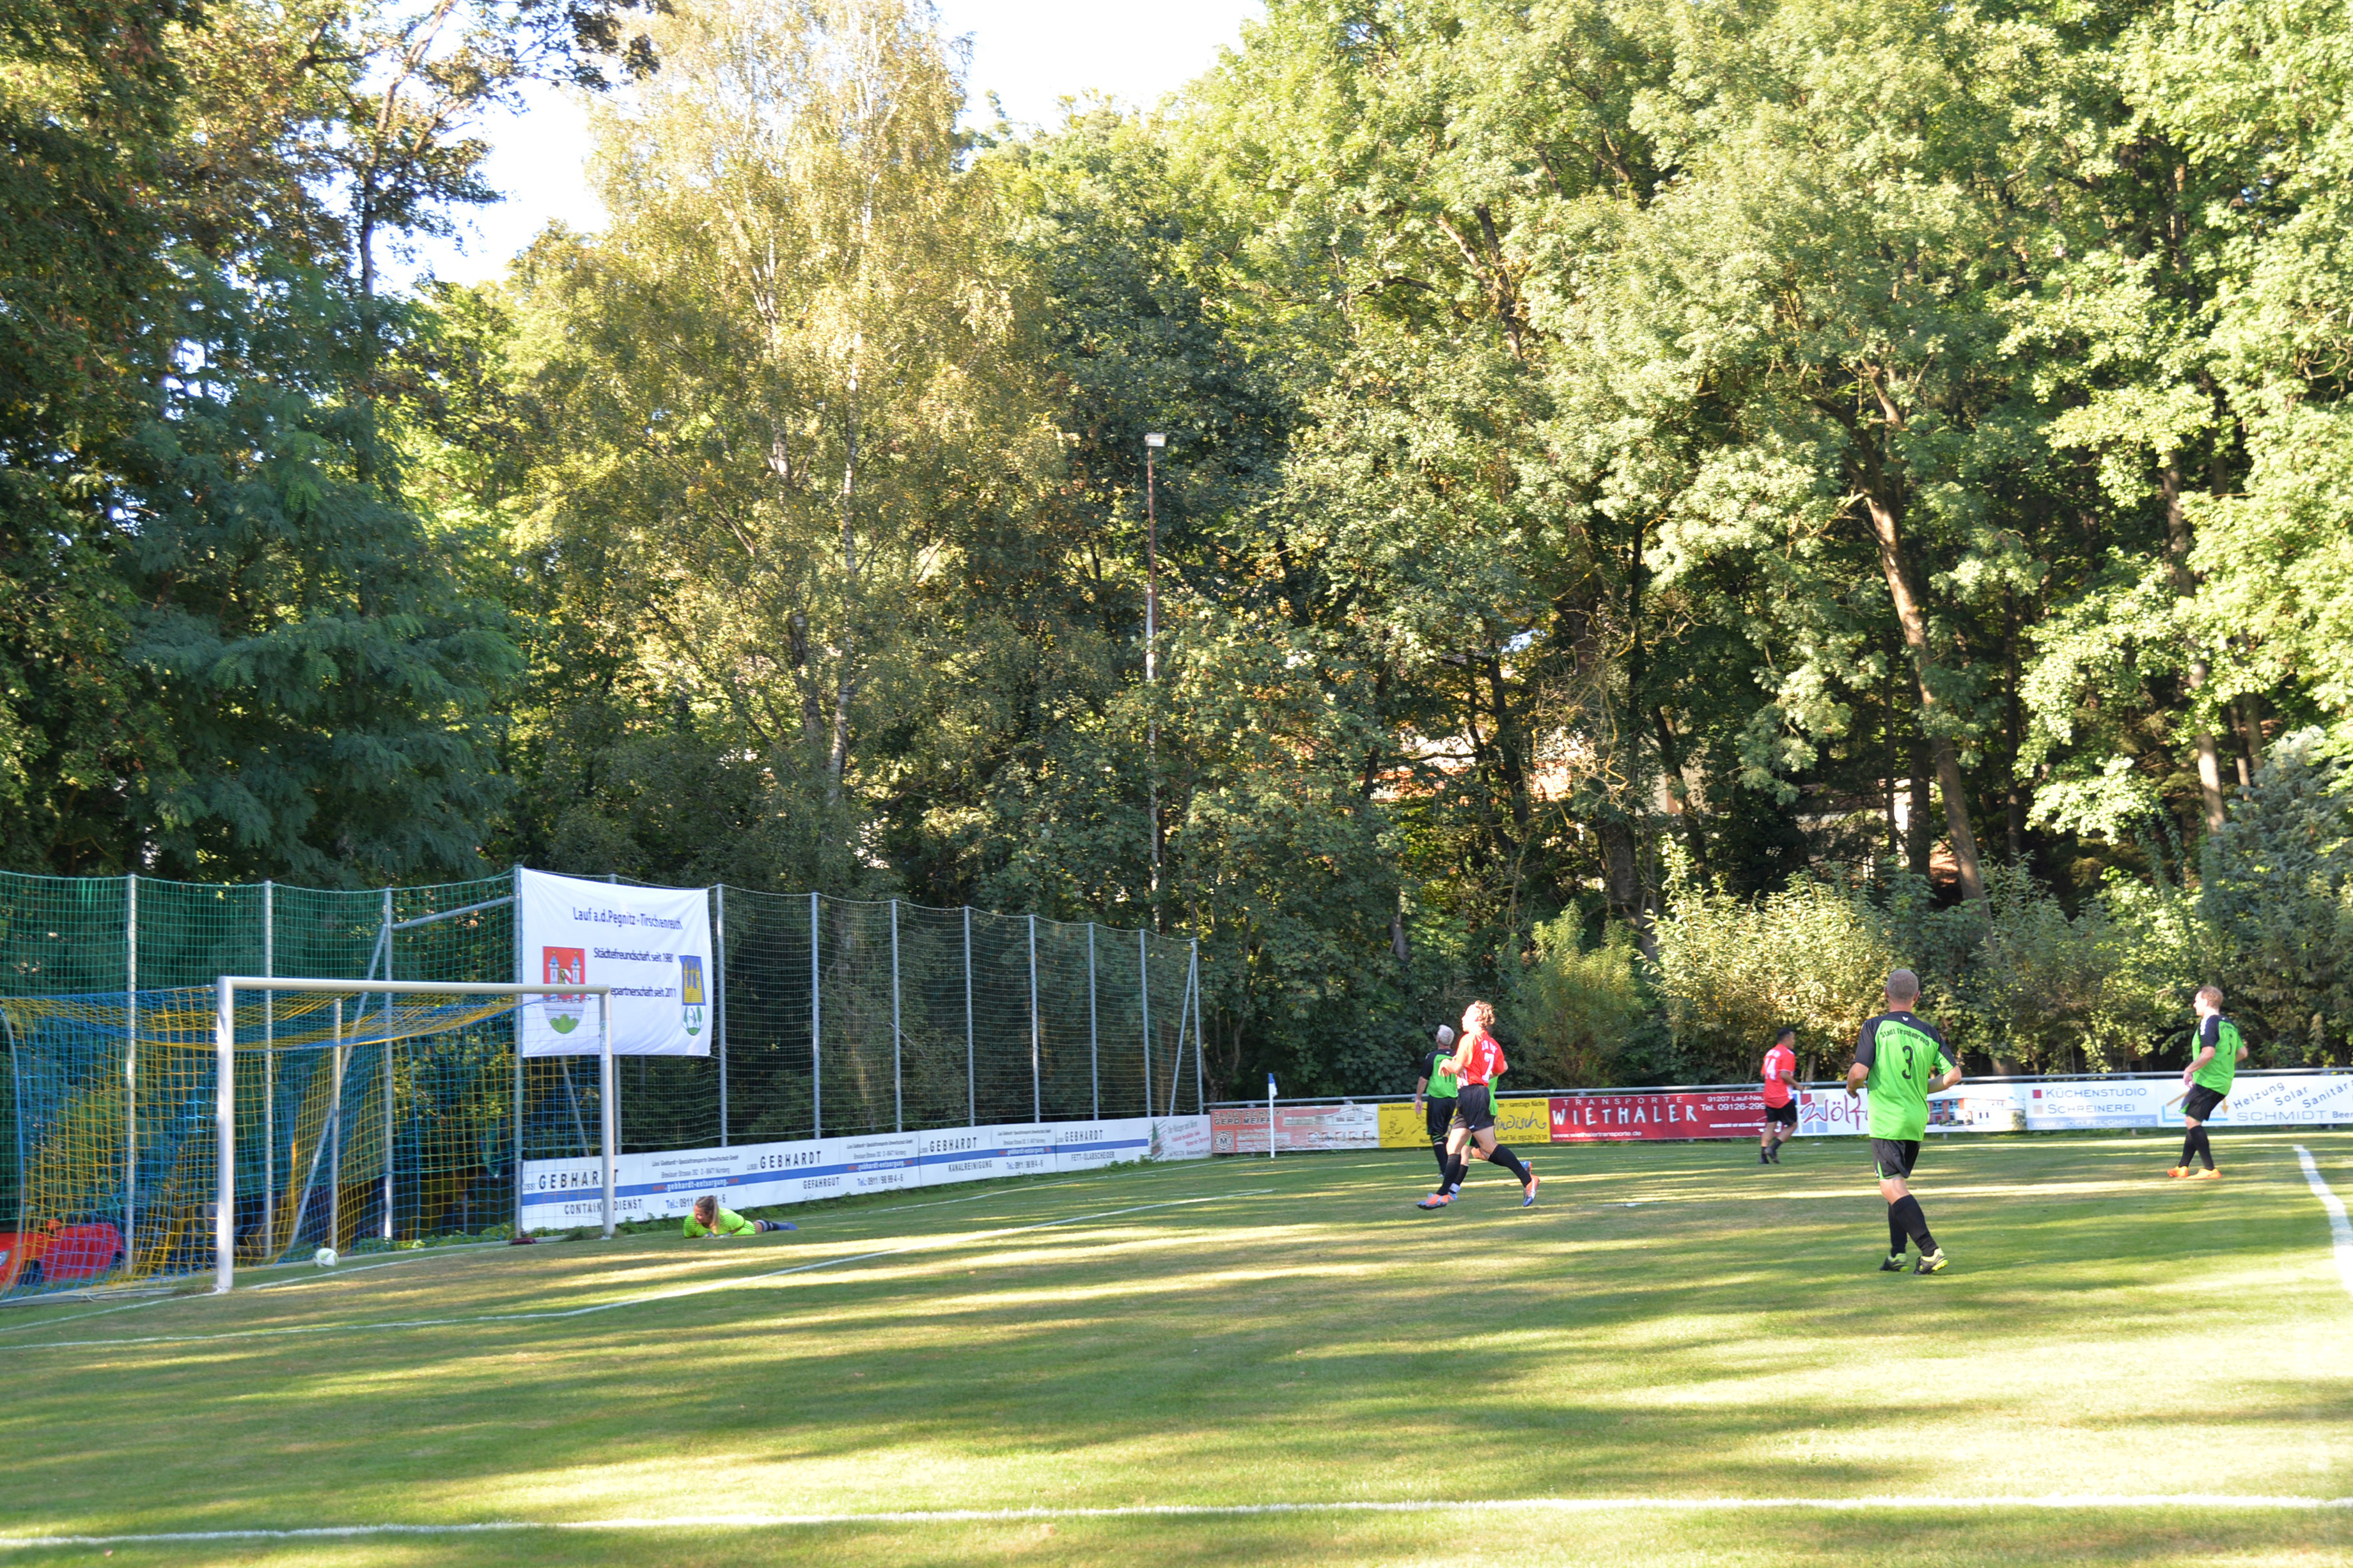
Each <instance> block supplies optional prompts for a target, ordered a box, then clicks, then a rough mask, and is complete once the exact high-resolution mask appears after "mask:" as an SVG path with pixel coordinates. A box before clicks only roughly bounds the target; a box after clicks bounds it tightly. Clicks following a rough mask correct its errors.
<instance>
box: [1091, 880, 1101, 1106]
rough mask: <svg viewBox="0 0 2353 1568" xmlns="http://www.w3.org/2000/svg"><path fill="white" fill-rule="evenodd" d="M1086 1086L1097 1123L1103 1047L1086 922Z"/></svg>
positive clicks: (1093, 950)
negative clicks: (1096, 1022) (1098, 1023)
mask: <svg viewBox="0 0 2353 1568" xmlns="http://www.w3.org/2000/svg"><path fill="white" fill-rule="evenodd" d="M1087 1084H1088V1087H1089V1088H1090V1089H1091V1090H1092V1093H1093V1095H1094V1105H1095V1111H1094V1116H1095V1120H1096V1121H1102V1120H1103V1046H1102V1040H1101V1037H1100V1035H1099V1034H1098V1032H1097V1029H1096V1026H1095V922H1094V921H1088V922H1087Z"/></svg>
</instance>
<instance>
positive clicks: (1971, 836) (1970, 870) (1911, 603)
mask: <svg viewBox="0 0 2353 1568" xmlns="http://www.w3.org/2000/svg"><path fill="white" fill-rule="evenodd" d="M1863 504H1864V509H1865V510H1866V511H1867V512H1868V513H1869V514H1870V517H1871V531H1872V537H1873V540H1874V541H1875V542H1877V543H1878V545H1879V569H1880V571H1881V572H1882V573H1883V574H1884V575H1885V576H1886V578H1887V595H1888V597H1889V598H1891V599H1893V600H1894V601H1895V620H1896V624H1897V625H1898V626H1902V627H1903V629H1904V646H1905V647H1906V648H1908V649H1909V650H1910V651H1911V654H1912V668H1913V669H1914V671H1915V673H1916V674H1917V676H1918V677H1919V685H1920V727H1921V729H1922V730H1923V731H1926V732H1927V735H1928V749H1929V752H1930V754H1931V755H1932V756H1933V757H1934V758H1935V760H1936V783H1937V784H1938V785H1939V786H1941V787H1942V789H1943V790H1944V793H1945V829H1946V832H1947V834H1948V835H1949V836H1950V837H1951V839H1952V843H1953V860H1954V863H1955V864H1956V865H1957V866H1958V867H1959V868H1960V872H1961V896H1962V897H1963V898H1968V899H1983V898H1984V897H1985V896H1986V891H1985V872H1984V869H1983V868H1981V867H1980V866H1979V864H1978V836H1977V833H1976V831H1975V830H1974V829H1972V828H1971V827H1970V826H1969V797H1968V789H1967V787H1966V786H1965V785H1964V784H1963V782H1962V779H1961V754H1960V752H1959V750H1958V749H1957V747H1955V746H1954V744H1953V738H1952V737H1951V736H1950V735H1947V734H1944V733H1942V732H1941V729H1942V726H1940V725H1938V724H1936V722H1935V721H1936V719H1937V718H1939V717H1940V716H1941V715H1942V713H1943V710H1944V704H1943V703H1942V701H1940V700H1938V698H1937V696H1936V682H1935V679H1934V678H1935V676H1936V650H1935V649H1934V648H1932V647H1930V646H1929V644H1928V615H1927V611H1926V609H1925V608H1924V607H1923V606H1922V605H1921V603H1920V600H1919V597H1918V595H1915V594H1914V593H1913V592H1912V574H1911V571H1910V568H1909V567H1908V566H1907V565H1906V563H1905V559H1904V536H1903V531H1902V530H1901V529H1900V528H1899V526H1898V524H1897V519H1896V515H1895V508H1894V505H1893V504H1892V503H1890V502H1889V501H1887V500H1884V499H1883V498H1882V497H1881V496H1880V495H1879V494H1878V493H1877V491H1876V490H1875V489H1874V490H1872V491H1869V492H1866V493H1865V495H1864V497H1863ZM1919 804H1920V803H1919V799H1918V796H1917V795H1916V793H1915V796H1914V800H1913V806H1914V809H1915V811H1916V810H1917V809H1918V807H1919Z"/></svg>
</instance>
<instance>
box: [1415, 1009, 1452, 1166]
mask: <svg viewBox="0 0 2353 1568" xmlns="http://www.w3.org/2000/svg"><path fill="white" fill-rule="evenodd" d="M1435 1039H1436V1042H1437V1043H1436V1044H1434V1045H1433V1046H1431V1047H1430V1049H1428V1050H1426V1051H1424V1052H1422V1054H1421V1075H1420V1076H1419V1078H1417V1079H1414V1083H1413V1108H1414V1110H1416V1111H1418V1112H1419V1113H1420V1115H1421V1119H1422V1126H1423V1127H1424V1128H1425V1129H1426V1130H1427V1131H1429V1133H1430V1153H1431V1154H1433V1155H1434V1156H1436V1157H1437V1160H1438V1185H1439V1186H1440V1188H1442V1187H1444V1186H1445V1185H1446V1173H1447V1172H1448V1171H1449V1170H1450V1169H1451V1168H1452V1161H1451V1160H1450V1159H1449V1158H1448V1156H1447V1152H1446V1128H1447V1124H1448V1123H1449V1122H1450V1121H1452V1120H1453V1119H1454V1100H1455V1094H1456V1089H1457V1085H1456V1082H1455V1078H1454V1031H1453V1030H1452V1029H1451V1028H1448V1027H1447V1026H1445V1025H1443V1024H1440V1025H1439V1026H1438V1034H1437V1035H1436V1037H1435Z"/></svg>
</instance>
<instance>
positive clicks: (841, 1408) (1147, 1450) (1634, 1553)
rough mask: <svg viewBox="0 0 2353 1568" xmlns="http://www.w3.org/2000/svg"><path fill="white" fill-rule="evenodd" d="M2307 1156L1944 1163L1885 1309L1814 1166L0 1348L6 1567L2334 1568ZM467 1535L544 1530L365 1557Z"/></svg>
mask: <svg viewBox="0 0 2353 1568" xmlns="http://www.w3.org/2000/svg"><path fill="white" fill-rule="evenodd" d="M2299 1144H2301V1145H2303V1146H2305V1147H2306V1148H2308V1149H2309V1150H2310V1151H2311V1152H2312V1153H2313V1155H2314V1156H2315V1157H2316V1161H2317V1163H2318V1167H2319V1169H2320V1171H2321V1173H2323V1174H2324V1176H2325V1177H2326V1178H2327V1181H2328V1183H2329V1184H2331V1185H2332V1186H2333V1187H2334V1188H2335V1190H2336V1192H2337V1194H2340V1195H2342V1196H2346V1197H2353V1133H2348V1134H2328V1133H2319V1134H2314V1133H2295V1134H2247V1135H2231V1136H2226V1137H2225V1138H2223V1139H2221V1140H2220V1141H2219V1142H2218V1149H2217V1152H2218V1155H2219V1157H2220V1158H2221V1161H2222V1162H2223V1164H2224V1168H2225V1171H2226V1175H2225V1177H2224V1179H2223V1180H2222V1181H2220V1182H2213V1183H2177V1182H2169V1181H2167V1180H2165V1179H2164V1177H2163V1171H2164V1167H2165V1166H2166V1165H2167V1164H2168V1163H2169V1162H2170V1158H2171V1156H2172V1154H2173V1152H2174V1149H2175V1145H2174V1144H2173V1143H2171V1142H2166V1141H2163V1140H2160V1139H2158V1138H2154V1137H2140V1138H2131V1137H2121V1136H2102V1137H2097V1138H2094V1137H2063V1138H2048V1137H2046V1138H2040V1139H2030V1138H2005V1139H1984V1140H1967V1141H1964V1140H1955V1141H1953V1142H1939V1143H1936V1144H1933V1145H1932V1146H1931V1147H1929V1148H1928V1149H1927V1150H1926V1152H1924V1154H1923V1156H1922V1160H1921V1173H1920V1179H1919V1183H1918V1189H1917V1190H1918V1191H1919V1192H1920V1194H1921V1196H1922V1199H1923V1202H1924V1205H1926V1211H1927V1215H1928V1218H1929V1221H1930V1223H1931V1224H1932V1226H1934V1228H1935V1230H1936V1237H1937V1240H1938V1241H1939V1242H1940V1243H1942V1245H1943V1246H1944V1248H1945V1250H1946V1251H1947V1253H1948V1254H1949V1255H1951V1257H1952V1258H1953V1259H1954V1263H1953V1267H1952V1268H1950V1269H1949V1270H1948V1271H1947V1272H1946V1273H1944V1274H1941V1275H1937V1276H1935V1277H1932V1278H1928V1279H1917V1278H1914V1277H1913V1276H1911V1275H1908V1274H1906V1275H1902V1276H1894V1275H1886V1274H1882V1273H1879V1272H1877V1271H1876V1265H1877V1262H1878V1260H1879V1258H1880V1257H1881V1255H1882V1249H1883V1247H1884V1245H1885V1240H1886V1230H1885V1225H1884V1219H1883V1215H1884V1213H1885V1208H1884V1205H1883V1204H1882V1203H1881V1202H1880V1200H1879V1198H1878V1195H1877V1194H1876V1192H1875V1191H1874V1190H1873V1183H1872V1181H1871V1179H1870V1175H1869V1172H1868V1169H1867V1163H1866V1156H1865V1152H1864V1147H1863V1145H1862V1144H1861V1143H1859V1142H1850V1141H1839V1142H1806V1143H1801V1144H1792V1145H1791V1146H1790V1151H1789V1152H1788V1163H1787V1164H1786V1165H1784V1166H1782V1167H1779V1168H1777V1169H1760V1168H1759V1167H1758V1166H1757V1164H1756V1163H1755V1161H1756V1155H1755V1150H1754V1147H1753V1146H1750V1145H1741V1144H1721V1145H1699V1144H1684V1145H1670V1146H1663V1147H1651V1148H1641V1147H1632V1148H1627V1147H1620V1148H1606V1147H1605V1148H1577V1149H1553V1150H1539V1151H1536V1152H1535V1164H1536V1168H1537V1170H1538V1173H1540V1174H1541V1175H1542V1176H1543V1177H1544V1187H1543V1201H1542V1203H1541V1204H1540V1205H1538V1206H1537V1207H1535V1209H1533V1210H1526V1211H1524V1210H1522V1209H1521V1208H1520V1207H1519V1206H1518V1188H1517V1186H1516V1184H1514V1183H1512V1182H1511V1181H1510V1180H1509V1178H1508V1177H1506V1176H1504V1174H1503V1173H1501V1172H1500V1171H1497V1170H1494V1169H1493V1168H1492V1167H1484V1166H1482V1167H1477V1168H1475V1169H1474V1173H1473V1175H1472V1180H1471V1183H1470V1185H1469V1191H1468V1194H1467V1195H1466V1198H1465V1199H1464V1201H1463V1202H1462V1203H1461V1205H1457V1206H1456V1207H1455V1208H1453V1209H1452V1210H1451V1211H1446V1212H1441V1213H1438V1214H1421V1213H1419V1212H1417V1211H1415V1210H1414V1209H1413V1207H1412V1206H1411V1205H1412V1201H1413V1199H1414V1198H1415V1197H1417V1196H1419V1194H1420V1193H1422V1192H1423V1191H1425V1190H1427V1186H1428V1180H1427V1178H1428V1177H1429V1176H1430V1174H1431V1172H1432V1167H1431V1165H1430V1160H1429V1158H1428V1156H1427V1155H1426V1154H1412V1155H1408V1154H1402V1153H1384V1154H1375V1153H1365V1154H1324V1155H1310V1156H1303V1157H1299V1158H1296V1159H1291V1158H1286V1159H1282V1160H1277V1161H1273V1162H1268V1161H1265V1160H1255V1161H1253V1160H1247V1159H1240V1160H1219V1161H1216V1162H1208V1163H1188V1164H1183V1165H1155V1166H1129V1167H1124V1168H1118V1169H1113V1170H1110V1171H1106V1172H1103V1173H1098V1174H1094V1175H1089V1176H1084V1177H1067V1176H1066V1177H1059V1178H1047V1179H1039V1180H1037V1181H1034V1182H1029V1183H1022V1184H1002V1185H998V1186H995V1187H992V1188H988V1189H983V1190H957V1189H953V1188H951V1189H946V1190H945V1191H944V1192H943V1191H942V1190H940V1189H933V1190H931V1191H929V1192H926V1193H912V1194H903V1195H897V1196H893V1197H890V1198H881V1199H874V1200H852V1201H849V1202H847V1203H843V1204H839V1205H825V1206H813V1207H808V1208H804V1209H800V1210H797V1211H794V1212H793V1215H792V1217H793V1218H795V1219H796V1220H797V1221H798V1222H799V1223H800V1225H801V1226H802V1229H801V1230H800V1231H798V1232H797V1233H796V1234H788V1235H783V1236H766V1237H758V1238H756V1239H753V1240H747V1241H742V1242H733V1243H688V1242H685V1241H683V1240H682V1239H681V1238H679V1237H677V1236H676V1235H675V1233H674V1232H672V1233H670V1234H664V1235H659V1236H655V1235H640V1236H625V1237H620V1238H617V1240H615V1241H612V1242H598V1241H582V1242H564V1243H557V1244H551V1245H545V1246H541V1247H533V1248H530V1249H527V1250H526V1249H513V1248H505V1247H497V1248H481V1249H470V1250H449V1251H445V1252H440V1253H428V1254H409V1255H401V1256H400V1257H399V1259H398V1260H397V1261H393V1262H389V1263H386V1262H385V1259H382V1258H358V1259H354V1260H351V1261H349V1262H347V1263H346V1265H345V1266H344V1267H343V1268H342V1269H339V1270H338V1271H336V1272H335V1273H334V1274H332V1275H330V1276H326V1277H319V1276H317V1275H316V1274H315V1273H312V1272H309V1271H306V1272H304V1273H300V1274H297V1273H280V1274H278V1275H274V1276H254V1277H251V1278H253V1279H254V1280H255V1282H256V1283H259V1282H260V1281H261V1280H263V1279H274V1280H281V1281H285V1283H283V1284H282V1285H278V1286H274V1287H273V1288H269V1289H240V1290H239V1291H238V1292H237V1294H236V1295H234V1296H232V1297H230V1298H227V1299H225V1300H221V1299H212V1298H207V1297H201V1296H189V1297H183V1298H174V1299H169V1300H153V1301H148V1302H143V1303H136V1304H129V1305H124V1304H121V1303H115V1304H105V1303H88V1302H79V1303H78V1302H61V1303H57V1304H54V1305H50V1306H46V1307H43V1308H40V1309H37V1310H16V1311H11V1312H8V1313H6V1314H0V1386H5V1389H6V1394H5V1401H0V1444H5V1461H0V1537H5V1538H6V1539H7V1541H8V1542H10V1545H9V1547H8V1549H6V1550H5V1551H0V1558H5V1561H7V1562H10V1563H19V1562H21V1563H43V1564H62V1563H81V1562H90V1563H100V1562H103V1563H110V1564H116V1565H121V1564H131V1563H187V1562H237V1563H333V1564H415V1563H469V1564H470V1563H484V1564H489V1563H665V1564H671V1563H676V1564H717V1563H773V1562H781V1561H805V1562H816V1561H823V1562H825V1563H829V1564H843V1565H863V1564H879V1563H942V1564H946V1563H973V1562H991V1563H997V1562H1002V1563H1312V1564H1344V1563H1495V1564H1511V1565H1514V1568H1525V1565H1530V1564H1539V1563H1581V1562H1642V1563H1679V1562H1690V1563H1697V1562H1703V1561H1704V1562H1708V1563H1812V1562H1826V1561H1831V1560H1833V1559H1835V1560H1836V1561H1839V1562H1841V1563H1878V1562H1886V1563H1896V1562H1905V1563H1925V1562H1936V1563H1975V1562H1985V1563H2084V1562H2094V1563H2107V1562H2116V1563H2157V1562H2181V1561H2189V1560H2191V1559H2197V1560H2199V1561H2201V1562H2222V1563H2336V1562H2344V1561H2347V1560H2348V1558H2353V1509H2348V1507H2346V1506H2344V1505H2343V1504H2342V1503H2341V1502H2340V1503H2337V1505H2336V1506H2293V1504H2294V1502H2295V1500H2304V1502H2305V1503H2306V1505H2309V1504H2312V1503H2315V1502H2323V1501H2327V1500H2345V1499H2348V1498H2353V1378H2349V1376H2348V1374H2353V1296H2348V1281H2347V1280H2346V1279H2343V1278H2341V1277H2340V1273H2339V1267H2338V1262H2337V1258H2336V1257H2335V1256H2334V1254H2333V1252H2332V1246H2331V1231H2330V1225H2329V1218H2328V1215H2327V1213H2326V1212H2325V1210H2324V1207H2323V1205H2322V1203H2321V1201H2320V1200H2319V1198H2318V1196H2317V1195H2316V1194H2315V1192H2314V1190H2313V1189H2312V1187H2311V1185H2310V1184H2308V1182H2307V1181H2306V1175H2305V1173H2304V1171H2303V1169H2302V1167H2301V1166H2300V1164H2299V1162H2298V1160H2297V1157H2296V1153H2295V1149H2296V1146H2297V1145H2299ZM2055 1497H2064V1498H2066V1499H2069V1500H2071V1504H2070V1506H2063V1507H2060V1506H2052V1505H2051V1504H2050V1502H2049V1501H2048V1500H2051V1499H2053V1498H2055ZM1868 1499H1885V1500H1888V1501H1883V1502H1878V1503H1872V1504H1868V1505H1866V1506H1853V1505H1856V1504H1858V1503H1861V1502H1862V1500H1868ZM1547 1500H1549V1501H1547ZM2033 1500H2043V1501H2041V1502H2036V1501H2033ZM2263 1500H2271V1501H2270V1502H2264V1501H2263ZM1397 1503H1401V1504H1431V1503H1434V1504H1439V1505H1441V1506H1437V1507H1427V1508H1418V1509H1403V1510H1380V1509H1376V1508H1370V1507H1366V1506H1364V1505H1372V1504H1397ZM1474 1503H1475V1504H1486V1505H1492V1506H1485V1507H1468V1506H1445V1505H1465V1504H1474ZM1694 1503H1704V1504H1705V1505H1706V1506H1698V1507H1685V1506H1677V1505H1684V1504H1694ZM1728 1504H1742V1505H1745V1506H1727V1505H1728ZM1826 1504H1828V1505H1839V1504H1843V1505H1848V1506H1829V1507H1826V1506H1822V1505H1826ZM1269 1505H1285V1507H1287V1508H1288V1509H1290V1511H1250V1510H1265V1509H1267V1508H1268V1507H1269ZM1334 1505H1347V1506H1334ZM1024 1510H1039V1511H1037V1512H1035V1513H1030V1514H1028V1515H1027V1516H1024ZM1092 1510H1140V1511H1130V1512H1117V1513H1106V1512H1101V1511H1092ZM1141 1510H1166V1511H1141ZM1193 1510H1198V1511H1193ZM957 1513H964V1514H966V1515H968V1517H963V1518H955V1517H945V1518H943V1517H911V1516H925V1515H930V1516H938V1515H953V1514H957ZM865 1516H895V1517H865ZM457 1525H478V1526H480V1525H488V1526H520V1527H523V1528H512V1529H496V1530H486V1531H478V1532H471V1533H466V1532H456V1531H450V1532H446V1533H445V1532H439V1531H414V1532H410V1533H397V1532H393V1531H385V1530H384V1529H382V1528H381V1527H385V1526H425V1527H447V1526H457ZM588 1525H596V1526H600V1528H565V1529H558V1528H549V1527H553V1526H588ZM335 1527H366V1528H365V1529H364V1530H361V1529H354V1532H353V1533H351V1534H348V1535H341V1536H336V1535H311V1536H271V1535H267V1534H249V1535H237V1536H232V1537H228V1538H221V1539H213V1540H180V1541H161V1542H159V1541H125V1540H119V1539H118V1540H110V1541H106V1542H96V1543H92V1544H88V1545H73V1544H64V1543H60V1544H55V1545H28V1544H26V1541H27V1539H28V1538H33V1537H58V1536H84V1537H111V1538H119V1537H135V1536H152V1535H157V1534H170V1533H177V1532H205V1531H300V1530H306V1529H322V1528H328V1529H332V1528H335ZM110 1551H111V1556H109V1555H106V1553H107V1552H110Z"/></svg>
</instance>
